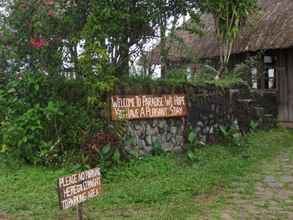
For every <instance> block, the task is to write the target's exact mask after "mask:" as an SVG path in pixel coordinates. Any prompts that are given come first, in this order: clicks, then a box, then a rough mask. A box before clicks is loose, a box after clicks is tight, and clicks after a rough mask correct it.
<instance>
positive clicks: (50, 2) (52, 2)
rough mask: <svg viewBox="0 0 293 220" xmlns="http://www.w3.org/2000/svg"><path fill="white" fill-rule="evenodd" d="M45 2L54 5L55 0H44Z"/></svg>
mask: <svg viewBox="0 0 293 220" xmlns="http://www.w3.org/2000/svg"><path fill="white" fill-rule="evenodd" d="M44 3H45V4H46V5H54V3H55V0H44Z"/></svg>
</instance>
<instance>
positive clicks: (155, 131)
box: [152, 127, 160, 135]
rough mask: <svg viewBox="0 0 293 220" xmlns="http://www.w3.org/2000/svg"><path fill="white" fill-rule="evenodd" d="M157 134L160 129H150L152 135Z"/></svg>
mask: <svg viewBox="0 0 293 220" xmlns="http://www.w3.org/2000/svg"><path fill="white" fill-rule="evenodd" d="M159 134H160V131H159V128H158V127H155V128H153V129H152V135H159Z"/></svg>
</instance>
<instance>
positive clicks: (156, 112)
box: [111, 94, 187, 121]
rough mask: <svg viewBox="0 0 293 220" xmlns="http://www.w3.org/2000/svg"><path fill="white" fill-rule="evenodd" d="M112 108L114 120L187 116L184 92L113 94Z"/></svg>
mask: <svg viewBox="0 0 293 220" xmlns="http://www.w3.org/2000/svg"><path fill="white" fill-rule="evenodd" d="M111 109H112V120H114V121H115V120H132V119H146V118H171V117H185V116H187V103H186V97H185V95H183V94H175V95H136V96H135V95H134V96H112V97H111Z"/></svg>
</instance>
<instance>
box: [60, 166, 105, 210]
mask: <svg viewBox="0 0 293 220" xmlns="http://www.w3.org/2000/svg"><path fill="white" fill-rule="evenodd" d="M58 193H59V203H60V208H61V209H68V208H71V207H74V206H77V205H78V204H80V203H83V202H85V201H86V200H88V199H91V198H94V197H96V196H98V195H99V194H100V193H101V172H100V169H99V168H95V169H92V170H88V171H85V172H82V173H78V174H74V175H71V176H66V177H61V178H59V180H58Z"/></svg>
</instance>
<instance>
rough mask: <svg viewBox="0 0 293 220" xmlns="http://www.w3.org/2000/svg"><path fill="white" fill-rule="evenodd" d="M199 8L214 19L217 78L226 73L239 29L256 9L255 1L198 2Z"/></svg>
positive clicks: (201, 0)
mask: <svg viewBox="0 0 293 220" xmlns="http://www.w3.org/2000/svg"><path fill="white" fill-rule="evenodd" d="M200 6H201V7H200V8H201V11H202V12H204V13H209V14H211V15H212V16H213V19H214V25H215V34H216V37H217V39H218V42H219V44H220V61H221V67H220V71H219V75H218V76H217V77H218V78H219V77H221V75H222V74H223V72H225V71H226V68H227V65H228V63H229V60H230V56H231V53H232V49H233V46H234V43H235V40H236V39H237V37H238V35H239V33H240V31H241V28H242V27H243V26H244V24H245V23H246V22H247V19H248V18H249V17H250V15H251V14H252V13H253V12H254V11H255V9H256V8H257V0H200Z"/></svg>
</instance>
